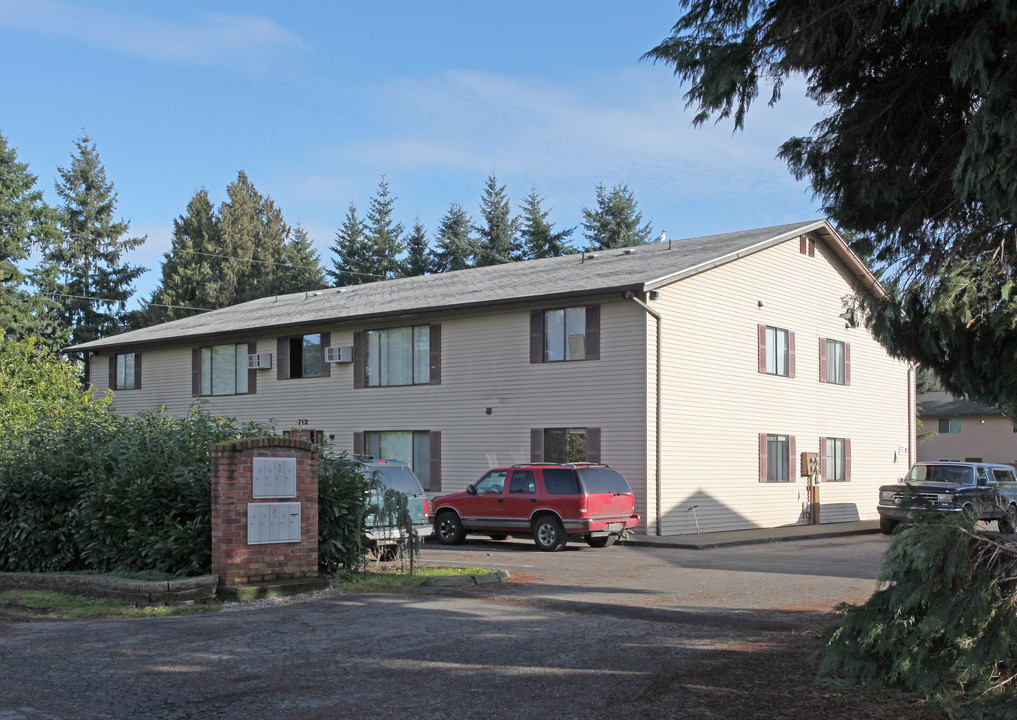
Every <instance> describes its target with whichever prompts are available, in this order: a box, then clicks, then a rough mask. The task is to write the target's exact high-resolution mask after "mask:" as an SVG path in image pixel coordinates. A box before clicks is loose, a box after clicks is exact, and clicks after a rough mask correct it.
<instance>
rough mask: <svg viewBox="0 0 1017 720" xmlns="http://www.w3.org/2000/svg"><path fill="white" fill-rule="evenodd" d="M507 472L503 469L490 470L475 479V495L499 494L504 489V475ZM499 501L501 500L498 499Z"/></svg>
mask: <svg viewBox="0 0 1017 720" xmlns="http://www.w3.org/2000/svg"><path fill="white" fill-rule="evenodd" d="M507 474H508V473H507V472H506V471H505V470H492V471H491V472H489V473H487V475H485V476H484V477H482V478H480V479H479V480H477V482H476V483H475V484H474V486H473V489H474V490H476V491H477V495H501V494H502V492H504V490H505V476H506V475H507ZM499 502H501V501H500V500H499Z"/></svg>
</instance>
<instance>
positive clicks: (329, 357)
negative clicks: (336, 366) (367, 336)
mask: <svg viewBox="0 0 1017 720" xmlns="http://www.w3.org/2000/svg"><path fill="white" fill-rule="evenodd" d="M325 362H330V363H350V362H353V346H352V345H341V346H337V347H327V348H325Z"/></svg>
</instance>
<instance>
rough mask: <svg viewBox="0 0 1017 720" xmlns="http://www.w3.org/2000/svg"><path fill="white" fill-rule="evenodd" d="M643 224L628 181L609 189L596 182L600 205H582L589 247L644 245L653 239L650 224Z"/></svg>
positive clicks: (610, 247)
mask: <svg viewBox="0 0 1017 720" xmlns="http://www.w3.org/2000/svg"><path fill="white" fill-rule="evenodd" d="M642 223H643V214H642V213H641V212H639V203H638V202H636V198H635V196H634V195H633V194H632V191H631V190H629V186H628V185H627V184H626V183H618V184H617V185H615V186H614V187H612V188H611V189H610V190H608V189H607V188H606V187H604V183H599V184H598V185H597V206H596V207H595V208H583V230H584V234H585V236H586V239H587V240H588V241H589V243H590V245H589V249H590V250H610V249H612V248H619V247H628V246H630V245H642V244H644V243H645V242H646V241H648V240H649V239H650V234H651V232H652V230H651V226H650V223H646V224H645V225H643V224H642Z"/></svg>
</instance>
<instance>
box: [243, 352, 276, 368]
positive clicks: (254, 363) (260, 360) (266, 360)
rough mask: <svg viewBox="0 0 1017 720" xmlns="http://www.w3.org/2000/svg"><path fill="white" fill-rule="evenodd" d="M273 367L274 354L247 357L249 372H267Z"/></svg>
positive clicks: (258, 354)
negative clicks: (267, 369)
mask: <svg viewBox="0 0 1017 720" xmlns="http://www.w3.org/2000/svg"><path fill="white" fill-rule="evenodd" d="M270 367H272V353H257V354H255V355H248V356H247V369H248V370H265V369H266V368H270Z"/></svg>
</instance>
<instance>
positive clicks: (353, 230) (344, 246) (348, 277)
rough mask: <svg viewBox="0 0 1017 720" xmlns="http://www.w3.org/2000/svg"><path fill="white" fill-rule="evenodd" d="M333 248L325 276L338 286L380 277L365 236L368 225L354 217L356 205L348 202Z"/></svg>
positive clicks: (379, 278) (366, 281)
mask: <svg viewBox="0 0 1017 720" xmlns="http://www.w3.org/2000/svg"><path fill="white" fill-rule="evenodd" d="M329 249H330V250H331V251H332V254H333V256H334V257H333V258H332V268H331V269H330V270H328V271H327V272H328V276H329V277H330V278H331V279H332V282H333V283H335V284H336V285H337V286H339V287H344V286H347V285H361V284H363V283H369V282H374V281H375V280H381V279H382V278H381V277H379V276H378V275H376V274H375V273H374V271H375V266H374V253H373V252H372V249H371V247H370V246H369V244H368V240H367V225H366V223H365V222H364V220H363V219H362V218H359V217H357V208H356V206H355V205H354V204H353V203H350V207H349V209H348V210H347V211H346V217H345V219H344V220H343V224H342V225H341V226H340V228H339V229H338V230H337V231H336V234H335V244H334V245H332V247H331V248H329Z"/></svg>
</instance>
